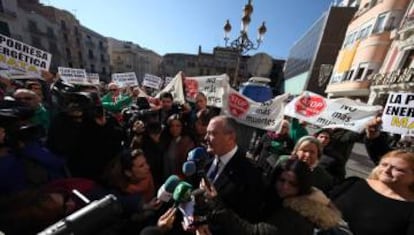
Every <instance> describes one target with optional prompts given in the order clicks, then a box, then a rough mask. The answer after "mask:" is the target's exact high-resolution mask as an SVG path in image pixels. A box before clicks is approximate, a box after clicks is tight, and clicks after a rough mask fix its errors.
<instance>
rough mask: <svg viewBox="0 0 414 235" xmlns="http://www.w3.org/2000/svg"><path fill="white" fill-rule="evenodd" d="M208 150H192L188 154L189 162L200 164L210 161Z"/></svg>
mask: <svg viewBox="0 0 414 235" xmlns="http://www.w3.org/2000/svg"><path fill="white" fill-rule="evenodd" d="M208 158H209V157H208V153H207V150H206V149H205V148H203V147H196V148H193V149H191V150H190V151H189V152H188V154H187V161H195V162H198V161H200V160H206V159H208Z"/></svg>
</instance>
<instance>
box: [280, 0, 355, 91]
mask: <svg viewBox="0 0 414 235" xmlns="http://www.w3.org/2000/svg"><path fill="white" fill-rule="evenodd" d="M355 11H356V8H354V7H346V6H344V7H337V6H332V7H330V8H329V10H328V11H326V12H324V13H323V14H322V16H321V17H320V18H319V19H318V20H317V21H315V22H314V23H313V25H312V26H311V27H310V28H309V30H308V31H307V32H306V33H305V34H304V35H303V36H302V37H301V38H300V39H299V40H298V41H297V42H296V43H295V44H294V45H293V47H292V48H291V49H290V52H289V56H288V59H287V61H286V66H285V69H284V73H285V92H288V93H290V94H293V95H298V94H300V93H301V92H302V91H304V90H309V91H312V92H315V93H318V94H321V95H324V90H325V87H326V84H327V80H328V78H329V75H330V71H331V70H332V67H333V65H334V63H335V59H336V56H337V53H338V51H339V49H340V47H341V45H342V42H343V39H344V36H345V32H346V28H347V26H348V23H349V21H350V20H351V19H352V17H353V15H354V13H355Z"/></svg>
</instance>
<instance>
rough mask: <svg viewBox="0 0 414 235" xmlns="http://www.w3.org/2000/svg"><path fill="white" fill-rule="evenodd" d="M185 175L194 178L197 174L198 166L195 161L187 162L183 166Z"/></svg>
mask: <svg viewBox="0 0 414 235" xmlns="http://www.w3.org/2000/svg"><path fill="white" fill-rule="evenodd" d="M182 170H183V173H184V175H185V176H193V175H194V174H195V173H197V166H196V164H195V162H193V161H186V162H184V164H183V169H182Z"/></svg>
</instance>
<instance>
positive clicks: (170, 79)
mask: <svg viewBox="0 0 414 235" xmlns="http://www.w3.org/2000/svg"><path fill="white" fill-rule="evenodd" d="M172 80H173V77H165V79H164V87H166V86H167V85H168V84H170V82H171V81H172Z"/></svg>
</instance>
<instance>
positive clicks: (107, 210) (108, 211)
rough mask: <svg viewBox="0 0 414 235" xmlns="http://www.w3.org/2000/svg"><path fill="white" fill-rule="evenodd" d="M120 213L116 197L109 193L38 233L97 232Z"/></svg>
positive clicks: (43, 234)
mask: <svg viewBox="0 0 414 235" xmlns="http://www.w3.org/2000/svg"><path fill="white" fill-rule="evenodd" d="M120 213H121V207H120V205H119V204H118V203H117V198H116V197H115V196H114V195H112V194H109V195H107V196H105V197H104V198H102V199H100V200H98V201H93V202H91V203H89V204H88V205H86V206H85V207H83V208H82V209H80V210H78V211H76V212H74V213H72V214H71V215H69V216H67V217H65V218H63V219H61V220H59V221H58V222H56V223H55V224H53V225H51V226H49V227H48V228H46V229H44V230H43V231H41V232H40V233H38V235H64V234H76V235H79V234H80V235H82V234H97V233H98V232H99V231H102V230H105V228H102V225H107V224H110V222H111V221H114V220H115V219H116V217H118V216H119V214H120Z"/></svg>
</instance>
